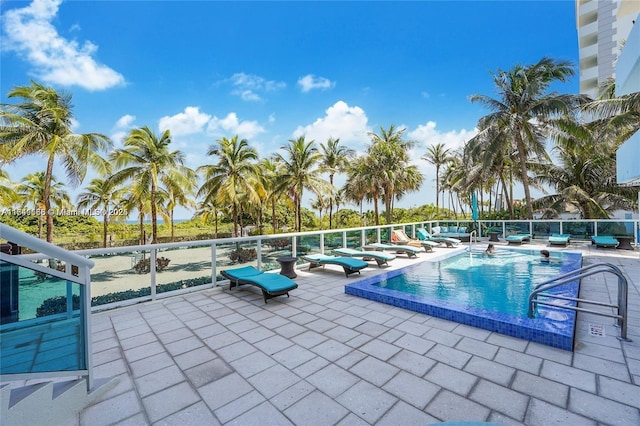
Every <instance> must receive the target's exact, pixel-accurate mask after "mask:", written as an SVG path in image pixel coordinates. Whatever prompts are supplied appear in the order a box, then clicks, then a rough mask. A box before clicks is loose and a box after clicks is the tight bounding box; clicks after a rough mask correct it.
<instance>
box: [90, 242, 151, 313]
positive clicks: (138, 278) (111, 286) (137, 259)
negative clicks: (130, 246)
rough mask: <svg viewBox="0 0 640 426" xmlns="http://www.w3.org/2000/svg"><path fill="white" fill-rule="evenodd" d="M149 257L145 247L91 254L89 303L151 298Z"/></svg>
mask: <svg viewBox="0 0 640 426" xmlns="http://www.w3.org/2000/svg"><path fill="white" fill-rule="evenodd" d="M150 258H151V254H150V253H149V251H148V250H145V251H142V250H136V251H129V252H120V253H117V254H109V255H96V256H91V260H93V261H94V262H95V266H94V267H93V268H92V269H91V305H92V306H99V305H106V304H108V303H114V302H120V301H123V300H130V299H137V298H139V297H151V270H150V265H151V261H150Z"/></svg>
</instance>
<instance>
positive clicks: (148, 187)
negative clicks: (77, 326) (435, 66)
mask: <svg viewBox="0 0 640 426" xmlns="http://www.w3.org/2000/svg"><path fill="white" fill-rule="evenodd" d="M573 73H574V70H573V67H572V65H571V64H569V63H568V62H564V61H556V60H553V59H550V58H542V59H541V60H540V61H539V62H537V63H535V64H532V65H516V66H514V67H513V68H511V69H509V70H506V71H505V70H497V71H496V72H495V73H492V74H491V77H492V78H493V82H494V84H495V87H496V90H497V94H498V95H497V96H496V97H495V98H494V97H489V96H486V95H478V94H476V95H472V96H470V100H471V102H476V103H479V104H481V105H484V106H485V107H487V110H488V112H487V114H486V115H484V116H483V117H480V118H479V120H478V123H477V129H478V133H477V135H476V136H474V137H472V138H471V139H470V140H468V141H467V142H466V143H465V145H464V147H463V148H462V149H460V150H453V149H451V148H449V147H447V146H446V145H445V144H443V143H436V144H433V145H431V146H428V147H425V148H420V147H419V146H418V144H417V143H416V142H415V141H411V140H408V139H407V138H406V135H405V132H406V129H405V128H399V127H397V126H396V125H394V124H391V125H389V126H388V127H384V126H380V127H379V129H378V130H377V131H376V132H370V133H369V134H368V137H369V139H370V143H369V144H368V145H367V146H366V148H365V149H364V151H362V152H357V151H356V150H354V149H353V148H351V147H349V146H348V144H347V143H345V142H344V141H341V140H340V139H336V138H329V139H328V140H326V141H318V142H316V141H314V140H310V139H308V138H307V137H306V136H305V135H300V136H298V137H296V138H294V139H291V140H288V141H287V142H286V143H284V144H283V145H282V146H281V147H280V150H279V151H278V152H276V153H273V154H271V155H270V156H268V157H264V158H261V157H260V156H259V154H258V152H257V150H256V149H255V148H254V147H252V145H251V143H250V141H248V140H246V139H241V138H240V137H239V136H238V135H228V136H224V137H221V138H219V139H217V140H216V141H215V143H214V144H213V145H212V146H210V147H209V149H208V150H207V151H206V152H203V154H206V156H207V158H208V161H207V164H205V165H203V166H201V167H199V168H198V169H197V170H192V169H190V168H188V167H186V166H185V164H184V163H185V156H184V154H183V153H182V152H181V151H180V150H174V149H172V148H171V146H172V137H171V133H170V132H169V130H166V129H162V130H161V131H160V132H159V133H158V134H156V133H155V132H154V131H153V130H152V129H150V128H149V127H147V126H144V127H141V128H135V129H132V130H131V131H130V132H129V133H128V134H127V135H126V137H125V138H124V140H123V146H122V147H121V148H118V149H113V148H112V146H113V144H112V142H111V141H110V140H109V138H107V137H106V136H104V135H102V134H99V133H85V134H75V133H73V131H72V122H73V113H72V105H71V95H70V94H67V93H63V92H58V91H57V90H55V89H53V88H51V87H47V86H44V85H42V84H40V83H37V82H35V81H32V82H31V84H30V85H26V86H20V87H16V88H14V89H12V90H11V91H10V92H9V94H8V96H9V98H11V99H13V98H16V99H19V102H18V103H16V104H3V105H1V106H0V107H1V109H0V165H5V164H9V163H13V162H15V161H18V160H19V159H21V158H23V157H24V156H27V155H41V156H44V158H45V159H46V162H45V163H44V165H43V170H40V171H38V170H36V171H34V172H33V173H32V174H30V175H28V176H26V177H25V178H24V179H23V180H22V181H21V182H13V181H12V180H11V179H10V176H9V175H8V174H7V173H6V172H5V171H2V170H0V207H4V208H14V209H17V208H33V209H37V210H38V211H42V212H44V215H42V216H38V217H36V216H34V217H29V216H27V215H25V216H19V215H18V216H15V215H14V216H9V215H5V214H3V215H2V221H3V222H5V223H8V224H10V225H11V226H16V227H18V228H20V229H24V230H28V231H29V232H32V233H34V234H37V235H40V236H41V237H42V228H43V226H44V225H46V237H45V238H46V239H47V240H48V241H53V236H54V234H53V229H54V224H58V227H61V226H62V227H64V228H61V229H59V230H58V231H56V238H57V239H58V237H59V238H65V235H66V234H67V231H68V229H71V228H73V229H75V228H76V227H77V228H78V229H82V230H86V229H89V228H90V229H94V230H95V229H99V231H98V233H99V235H100V239H101V243H102V246H105V247H106V246H107V245H108V243H109V241H111V243H113V238H111V235H112V234H113V233H116V234H117V235H119V236H120V237H119V239H121V240H127V241H129V238H130V231H125V228H124V227H126V226H129V225H125V223H124V221H125V220H126V219H128V218H129V217H132V218H136V219H137V222H138V224H137V231H134V232H137V241H138V242H140V243H146V242H151V243H156V242H158V241H159V238H160V237H161V234H162V238H170V240H174V238H175V232H176V231H175V229H178V232H183V233H184V232H187V230H189V232H190V233H192V235H193V237H194V238H201V237H203V236H205V237H218V236H219V235H223V236H238V235H243V234H246V233H253V234H258V233H259V234H262V233H264V232H271V233H279V232H283V231H286V230H288V229H294V230H297V231H301V230H306V229H318V228H320V229H322V228H327V229H332V228H334V227H345V226H362V225H371V224H376V225H378V224H381V223H397V222H401V221H416V220H418V221H419V220H434V219H452V218H460V219H463V218H466V217H468V215H469V211H470V208H469V206H470V204H471V199H472V198H473V196H474V195H475V196H476V197H477V199H478V201H479V205H480V210H481V212H480V214H481V218H487V219H489V218H505V219H508V218H512V219H518V218H532V217H533V214H534V212H538V213H539V214H541V215H543V216H544V217H547V218H552V217H557V216H558V215H560V214H561V213H563V212H564V211H566V209H567V208H572V209H575V210H577V211H578V212H579V213H580V215H581V217H582V218H585V219H590V218H606V217H609V216H610V214H611V212H612V211H613V210H615V209H633V208H634V206H635V205H636V203H637V192H636V191H632V190H630V189H629V188H625V187H621V186H619V185H617V184H616V180H615V150H616V149H617V147H619V146H620V144H622V143H623V142H624V141H625V140H627V139H628V138H629V137H630V136H631V135H632V134H634V133H635V132H637V131H638V129H639V128H640V106H639V105H640V102H639V99H640V97H639V95H638V93H635V94H631V95H625V96H622V97H615V96H613V95H612V92H610V91H609V92H608V95H607V96H605V97H603V98H602V99H598V100H591V99H588V98H586V97H585V96H580V95H568V94H558V93H555V92H551V91H549V88H550V86H551V85H552V84H554V83H557V82H563V81H566V80H567V79H568V78H570V77H571V76H572V75H573ZM415 150H422V152H421V153H419V155H421V157H420V158H421V159H422V160H423V161H425V162H427V163H429V164H431V165H433V166H434V167H435V176H433V177H432V176H425V175H423V174H422V173H421V172H420V170H419V168H418V164H419V163H418V161H416V160H414V159H413V158H412V155H414V154H413V152H414V151H415ZM56 162H58V163H60V165H61V166H62V167H63V168H64V170H65V172H66V174H67V181H66V183H68V184H70V185H72V186H77V185H80V184H82V183H83V180H84V178H85V176H86V175H87V172H88V170H89V169H92V170H93V171H94V172H95V173H94V175H98V177H96V178H93V179H92V180H91V181H90V182H89V183H88V184H87V185H86V186H85V187H84V189H83V191H82V192H81V193H80V195H79V196H78V199H77V200H76V203H75V206H74V205H73V204H72V203H71V200H70V199H69V197H68V195H67V191H66V187H65V185H64V183H63V182H61V181H58V180H56V179H55V177H54V176H53V166H54V163H56ZM338 175H343V176H344V179H345V180H346V181H345V184H344V185H341V187H336V177H337V176H338ZM426 179H429V180H431V179H434V180H435V184H436V191H435V192H436V194H435V195H436V204H435V206H432V205H422V206H416V205H415V204H414V207H413V208H411V209H402V208H396V206H395V204H396V203H397V202H398V201H400V200H403V199H405V197H407V196H408V195H409V194H411V193H412V192H415V191H418V190H419V189H420V187H421V186H422V185H423V184H424V182H425V180H426ZM518 185H521V186H522V188H523V189H524V194H525V197H524V200H516V199H515V197H514V195H513V194H514V187H516V186H518ZM531 188H537V189H539V190H541V191H543V192H544V195H543V196H542V197H539V198H538V199H535V200H534V199H533V198H532V196H531ZM310 195H311V197H312V201H311V203H310V205H309V207H310V208H313V209H314V210H316V211H317V212H318V213H314V212H313V211H312V210H310V209H309V208H306V207H304V206H303V201H304V200H305V199H306V198H305V197H309V196H310ZM367 204H368V205H370V206H371V208H372V211H371V210H365V206H366V205H367ZM447 204H448V206H447V207H445V205H447ZM350 205H351V206H355V208H350V207H349V206H350ZM52 206H53V207H59V208H62V207H63V206H65V208H69V209H74V208H78V209H91V210H94V211H99V212H100V214H97V215H95V216H96V217H89V218H87V217H80V216H78V217H71V218H69V217H59V216H56V215H55V214H54V212H55V210H54V209H52ZM180 206H182V207H186V208H189V209H193V210H194V211H195V213H194V217H193V219H192V221H190V222H188V223H179V224H174V218H173V215H174V211H175V209H176V208H177V207H180ZM114 210H118V211H124V212H127V214H126V215H124V216H117V215H114V214H113V211H114ZM158 217H161V218H162V219H163V222H164V224H160V223H158ZM98 218H100V221H98ZM147 220H149V221H150V222H151V224H150V225H149V224H147V223H146V222H147ZM43 222H44V224H43ZM265 224H267V226H265ZM269 225H270V226H269ZM134 226H135V225H134ZM147 233H149V235H150V236H151V238H150V239H146V238H145V237H146V235H147Z"/></svg>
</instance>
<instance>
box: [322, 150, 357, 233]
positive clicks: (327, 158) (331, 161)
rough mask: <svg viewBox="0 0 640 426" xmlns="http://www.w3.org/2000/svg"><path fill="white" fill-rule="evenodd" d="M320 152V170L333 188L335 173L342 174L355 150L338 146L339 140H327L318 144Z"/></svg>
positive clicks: (331, 201)
mask: <svg viewBox="0 0 640 426" xmlns="http://www.w3.org/2000/svg"><path fill="white" fill-rule="evenodd" d="M320 149H321V150H322V162H321V163H320V170H322V171H323V172H325V173H328V174H329V183H330V184H331V186H332V187H333V178H334V176H335V174H336V173H340V172H343V171H344V170H345V168H346V167H347V165H348V164H349V161H350V159H351V158H352V157H353V156H354V155H355V150H353V149H351V148H348V147H346V146H344V145H340V139H333V138H329V140H327V143H326V145H325V144H324V143H321V144H320ZM333 201H334V200H333V197H329V229H333V218H332V216H333Z"/></svg>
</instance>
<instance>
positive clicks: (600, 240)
mask: <svg viewBox="0 0 640 426" xmlns="http://www.w3.org/2000/svg"><path fill="white" fill-rule="evenodd" d="M591 242H592V243H593V244H595V245H596V247H601V248H616V247H618V244H620V241H618V239H617V238H614V237H612V236H611V235H599V236H597V237H595V236H594V237H591Z"/></svg>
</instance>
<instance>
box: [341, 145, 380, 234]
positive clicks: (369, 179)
mask: <svg viewBox="0 0 640 426" xmlns="http://www.w3.org/2000/svg"><path fill="white" fill-rule="evenodd" d="M378 175H379V173H378V168H377V165H376V163H375V161H374V159H373V157H371V156H368V155H365V156H360V157H357V158H356V159H355V160H354V161H352V162H351V164H350V165H349V167H348V168H347V183H346V184H345V185H344V187H343V190H344V196H345V198H346V199H347V200H350V201H353V202H355V203H356V204H357V205H359V206H360V211H361V213H362V206H363V203H364V201H369V202H372V203H373V210H374V221H375V224H376V225H379V224H380V212H379V206H378V201H379V200H380V199H381V198H382V187H381V186H380V182H379V180H378Z"/></svg>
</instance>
